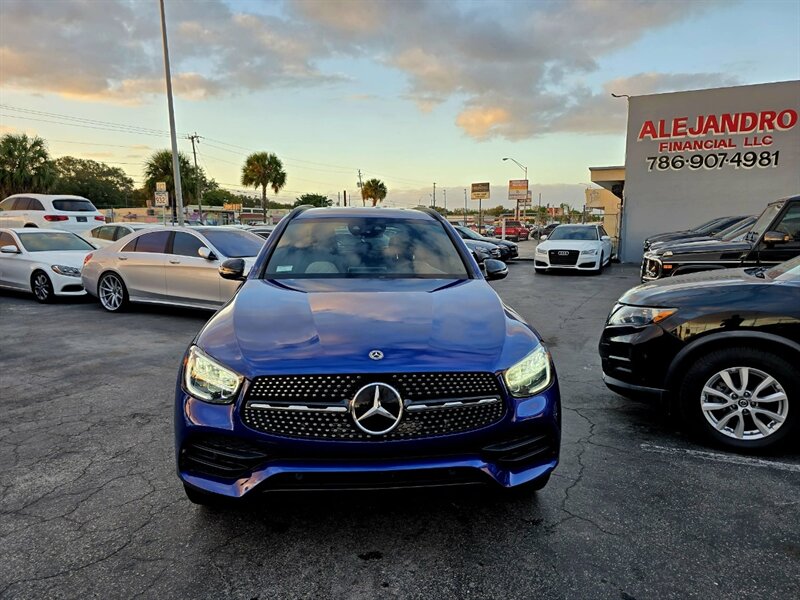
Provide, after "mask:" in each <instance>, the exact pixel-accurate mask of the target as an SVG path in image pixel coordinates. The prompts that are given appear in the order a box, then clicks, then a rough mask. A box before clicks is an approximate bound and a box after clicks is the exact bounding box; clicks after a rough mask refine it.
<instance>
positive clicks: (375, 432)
mask: <svg viewBox="0 0 800 600" xmlns="http://www.w3.org/2000/svg"><path fill="white" fill-rule="evenodd" d="M486 262H487V264H486V265H485V268H486V272H487V275H486V278H488V279H495V278H501V277H504V276H505V275H506V273H507V270H506V268H505V265H504V264H503V263H501V262H499V261H493V260H487V261H486ZM220 274H221V275H222V277H225V278H228V279H241V280H243V283H242V285H241V287H240V288H239V290H238V291H237V293H236V294H235V295H234V297H233V298H232V299H231V301H230V302H229V303H228V304H227V305H226V306H225V307H223V308H222V309H221V310H220V311H219V312H217V313H216V314H215V315H214V316H213V317H212V318H211V320H210V321H209V322H208V323H207V324H206V325H205V326H204V327H203V329H202V330H201V331H200V333H199V334H198V335H197V337H196V338H195V339H194V341H193V342H192V344H191V345H190V347H189V348H188V350H187V352H186V355H185V357H184V360H183V365H182V366H181V369H180V374H179V376H178V383H177V389H176V401H175V439H176V453H177V462H178V474H179V476H180V478H181V480H182V481H183V484H184V487H185V489H186V493H187V495H188V497H189V499H190V500H192V501H193V502H196V503H200V504H205V503H211V502H216V501H218V500H220V499H221V498H223V497H227V498H243V497H249V496H253V495H254V494H257V493H259V492H261V491H267V490H287V489H307V490H308V489H326V488H339V489H341V488H345V489H353V488H356V489H359V488H381V487H406V486H433V485H449V484H467V483H489V484H494V485H496V486H501V487H506V488H511V487H515V486H520V485H522V484H526V485H527V486H528V487H530V488H533V489H540V488H541V487H543V486H544V485H545V484H546V483H547V480H548V479H549V477H550V474H551V473H552V471H553V469H555V467H556V465H557V464H558V454H559V445H560V423H561V417H560V396H559V389H558V383H557V381H556V372H555V369H554V368H553V364H552V361H551V358H550V354H549V352H548V351H547V348H546V347H545V346H544V345H543V344H542V341H541V339H540V337H539V335H538V334H537V333H536V331H534V330H533V329H532V328H531V327H530V325H528V324H527V323H526V322H525V321H524V320H523V319H522V318H521V317H520V316H519V315H518V314H516V313H515V312H514V311H513V310H512V309H510V308H509V307H507V306H505V305H504V304H503V303H502V301H501V300H500V298H499V297H498V296H497V294H496V293H495V292H494V290H492V288H491V287H490V286H489V285H488V284H487V283H486V279H485V278H484V276H483V275H482V274H481V271H480V269H479V268H478V265H477V264H476V262H475V261H474V259H473V258H472V256H471V255H470V253H469V251H468V250H467V248H466V247H465V246H464V243H463V241H462V240H461V238H460V237H459V235H458V234H457V233H456V232H455V230H454V229H453V228H452V227H451V226H450V224H449V223H447V221H445V220H444V219H443V218H442V217H441V216H440V215H439V214H438V213H436V212H434V211H429V210H401V209H383V208H341V209H340V208H321V209H319V208H309V207H301V208H298V209H295V210H294V211H293V212H292V213H290V214H289V215H288V216H287V217H286V218H285V219H283V221H281V223H280V224H279V225H278V227H277V229H276V230H275V232H274V233H273V234H272V235H271V236H270V237H269V239H268V240H267V242H266V244H265V245H264V248H263V249H262V251H261V253H260V255H259V256H258V258H257V259H256V262H255V264H254V265H253V267H252V268H251V269H250V270H249V274H248V273H246V272H245V262H244V261H243V260H242V259H229V260H227V261H225V262H224V263H223V264H222V265H220Z"/></svg>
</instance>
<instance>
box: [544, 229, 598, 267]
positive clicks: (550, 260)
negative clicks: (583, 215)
mask: <svg viewBox="0 0 800 600" xmlns="http://www.w3.org/2000/svg"><path fill="white" fill-rule="evenodd" d="M611 253H612V246H611V237H609V235H608V234H607V233H606V231H605V229H603V226H602V225H598V224H596V223H595V224H591V225H559V226H558V227H556V228H555V229H553V232H552V233H551V234H550V235H549V236H546V235H544V236H542V239H541V241H540V242H539V245H538V246H536V252H535V255H534V263H533V266H534V269H536V272H537V273H543V272H545V271H547V270H548V269H572V270H577V271H592V272H594V273H599V272H600V271H602V270H603V267H605V266H606V265H608V264H609V263H610V262H611Z"/></svg>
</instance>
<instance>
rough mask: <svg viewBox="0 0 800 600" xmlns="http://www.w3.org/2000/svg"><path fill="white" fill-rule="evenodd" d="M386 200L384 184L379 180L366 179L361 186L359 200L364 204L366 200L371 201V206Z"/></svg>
mask: <svg viewBox="0 0 800 600" xmlns="http://www.w3.org/2000/svg"><path fill="white" fill-rule="evenodd" d="M384 198H386V184H385V183H383V182H382V181H381V180H380V179H368V180H367V181H365V182H364V185H363V186H361V199H362V200H363V201H364V202H365V203H366V201H367V199H369V200H372V206H376V205H377V204H378V202H380V201H382V200H383V199H384Z"/></svg>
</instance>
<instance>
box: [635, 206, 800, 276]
mask: <svg viewBox="0 0 800 600" xmlns="http://www.w3.org/2000/svg"><path fill="white" fill-rule="evenodd" d="M797 255H800V196H792V197H790V198H783V199H781V200H777V201H775V202H772V203H770V204H768V205H767V208H766V209H764V212H762V213H761V215H760V216H759V217H758V219H757V220H756V222H755V224H754V225H753V226H752V228H751V229H750V231H749V232H748V233H747V235H746V236H745V237H744V239H742V240H738V241H723V240H719V241H717V240H713V241H707V242H697V243H691V244H689V243H687V244H685V245H679V246H676V247H675V248H672V247H670V246H661V247H659V248H658V249H656V250H652V251H650V252H646V253H645V254H644V256H643V257H642V267H641V278H642V281H653V280H655V279H661V278H664V277H671V276H673V275H684V274H686V273H696V272H698V271H708V270H710V269H728V268H733V267H747V266H771V265H777V264H778V263H781V262H783V261H785V260H789V259H790V258H793V257H795V256H797Z"/></svg>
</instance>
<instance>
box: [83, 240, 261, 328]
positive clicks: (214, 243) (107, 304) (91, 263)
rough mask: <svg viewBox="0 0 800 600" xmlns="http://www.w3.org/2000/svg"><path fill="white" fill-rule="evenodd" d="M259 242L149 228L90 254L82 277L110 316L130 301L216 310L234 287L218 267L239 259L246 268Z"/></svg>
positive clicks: (85, 262)
mask: <svg viewBox="0 0 800 600" xmlns="http://www.w3.org/2000/svg"><path fill="white" fill-rule="evenodd" d="M263 244H264V239H263V238H262V237H260V236H257V235H255V234H253V233H250V232H248V231H243V230H241V229H234V228H227V227H155V228H149V229H144V230H141V231H137V232H135V233H132V234H130V235H127V236H125V237H124V238H122V239H120V240H118V241H116V242H114V243H113V244H111V245H110V246H106V247H105V248H101V249H99V250H95V251H94V252H91V253H89V254H88V255H87V256H86V258H85V260H84V263H83V270H82V271H81V279H82V281H83V287H84V289H85V290H86V291H87V292H89V293H90V294H91V295H92V296H96V297H97V298H98V299H99V300H100V304H101V305H102V306H103V308H105V309H106V310H108V311H110V312H118V311H120V310H122V309H124V308H125V306H126V305H127V304H128V303H129V302H146V303H153V304H170V305H176V306H187V307H192V308H206V309H212V310H215V309H217V308H219V307H220V306H222V305H223V304H225V303H226V302H227V301H228V300H230V298H231V296H233V293H234V292H235V291H236V288H237V287H238V285H239V283H238V282H236V281H229V280H226V279H223V278H222V277H220V276H219V271H218V269H219V265H220V263H221V262H222V261H224V260H226V259H228V258H243V259H244V260H245V264H246V266H247V268H248V269H249V267H250V266H251V265H252V263H253V261H254V260H255V257H256V255H257V254H258V252H259V250H261V246H262V245H263Z"/></svg>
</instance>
